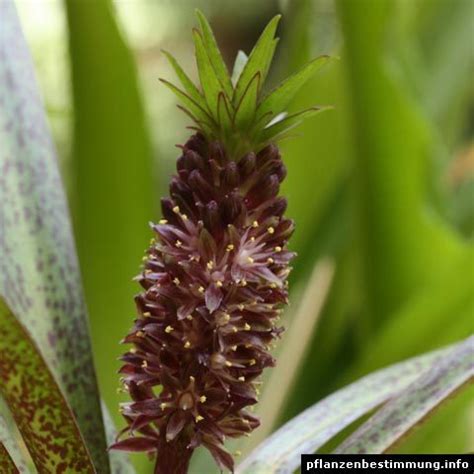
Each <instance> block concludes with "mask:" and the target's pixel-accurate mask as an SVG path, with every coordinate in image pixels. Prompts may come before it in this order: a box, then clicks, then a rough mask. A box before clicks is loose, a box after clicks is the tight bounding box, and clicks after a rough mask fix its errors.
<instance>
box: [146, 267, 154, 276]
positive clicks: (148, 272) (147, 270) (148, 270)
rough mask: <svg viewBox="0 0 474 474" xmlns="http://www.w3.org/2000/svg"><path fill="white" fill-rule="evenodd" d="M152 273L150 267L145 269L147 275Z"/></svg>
mask: <svg viewBox="0 0 474 474" xmlns="http://www.w3.org/2000/svg"><path fill="white" fill-rule="evenodd" d="M150 273H153V272H152V271H151V270H150V269H149V268H147V269H146V270H145V275H149V274H150Z"/></svg>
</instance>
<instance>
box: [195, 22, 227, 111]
mask: <svg viewBox="0 0 474 474" xmlns="http://www.w3.org/2000/svg"><path fill="white" fill-rule="evenodd" d="M193 37H194V45H195V48H196V63H197V67H198V72H199V80H200V81H201V87H202V92H203V94H204V97H205V98H206V102H207V107H208V109H209V111H210V113H211V115H212V117H213V118H215V119H216V120H217V108H218V100H219V99H218V98H219V93H220V92H221V91H222V90H223V86H222V84H221V83H220V81H219V79H218V77H217V75H216V71H215V69H214V67H213V66H212V64H211V60H210V59H209V56H208V53H207V51H206V48H205V46H204V41H203V39H202V36H201V34H200V33H199V31H197V30H194V31H193Z"/></svg>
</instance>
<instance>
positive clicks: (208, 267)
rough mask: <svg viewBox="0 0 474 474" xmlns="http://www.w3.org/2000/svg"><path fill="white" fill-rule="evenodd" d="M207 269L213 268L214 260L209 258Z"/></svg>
mask: <svg viewBox="0 0 474 474" xmlns="http://www.w3.org/2000/svg"><path fill="white" fill-rule="evenodd" d="M206 267H207V269H208V270H212V269H213V268H214V262H213V261H212V260H209V262H207V265H206Z"/></svg>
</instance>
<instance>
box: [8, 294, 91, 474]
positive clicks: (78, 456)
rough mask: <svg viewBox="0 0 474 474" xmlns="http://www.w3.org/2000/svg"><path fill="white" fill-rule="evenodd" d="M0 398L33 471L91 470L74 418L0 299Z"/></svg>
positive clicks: (82, 472) (22, 332) (51, 378)
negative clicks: (18, 431)
mask: <svg viewBox="0 0 474 474" xmlns="http://www.w3.org/2000/svg"><path fill="white" fill-rule="evenodd" d="M0 395H1V396H2V397H3V399H4V400H5V401H6V403H7V405H8V407H9V408H10V411H11V414H12V417H13V419H14V420H15V422H16V425H17V426H18V429H19V430H20V433H21V435H22V437H23V439H24V441H25V444H26V447H27V448H28V451H29V452H30V454H31V458H32V459H33V462H34V464H35V466H36V468H37V469H38V472H40V473H53V472H56V473H61V472H68V473H70V474H74V473H81V474H94V473H95V472H96V471H95V469H94V466H93V464H92V460H91V458H90V456H89V452H88V451H87V448H86V446H85V444H84V441H83V439H82V436H81V433H80V432H79V429H78V427H77V425H76V422H75V420H74V415H73V414H72V411H71V409H70V408H69V406H68V404H67V402H66V400H65V398H64V397H63V395H62V393H61V390H60V389H59V387H58V385H57V384H56V381H55V380H54V378H53V375H52V373H51V372H50V370H49V368H48V366H47V365H46V362H45V360H44V359H43V357H42V356H41V354H40V352H39V350H38V348H37V347H36V345H35V344H34V342H33V341H32V339H31V338H30V336H29V334H28V333H27V331H26V329H25V328H24V327H23V326H22V325H21V323H20V322H19V321H18V320H17V318H16V317H15V315H14V314H13V313H12V312H11V311H10V309H9V308H8V307H7V305H6V304H5V303H4V302H3V301H2V300H1V299H0ZM1 472H2V473H3V471H1Z"/></svg>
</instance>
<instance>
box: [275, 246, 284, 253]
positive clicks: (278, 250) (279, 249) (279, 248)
mask: <svg viewBox="0 0 474 474" xmlns="http://www.w3.org/2000/svg"><path fill="white" fill-rule="evenodd" d="M282 250H283V249H282V248H281V247H280V246H279V245H277V246H276V247H275V252H281V251H282Z"/></svg>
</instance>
